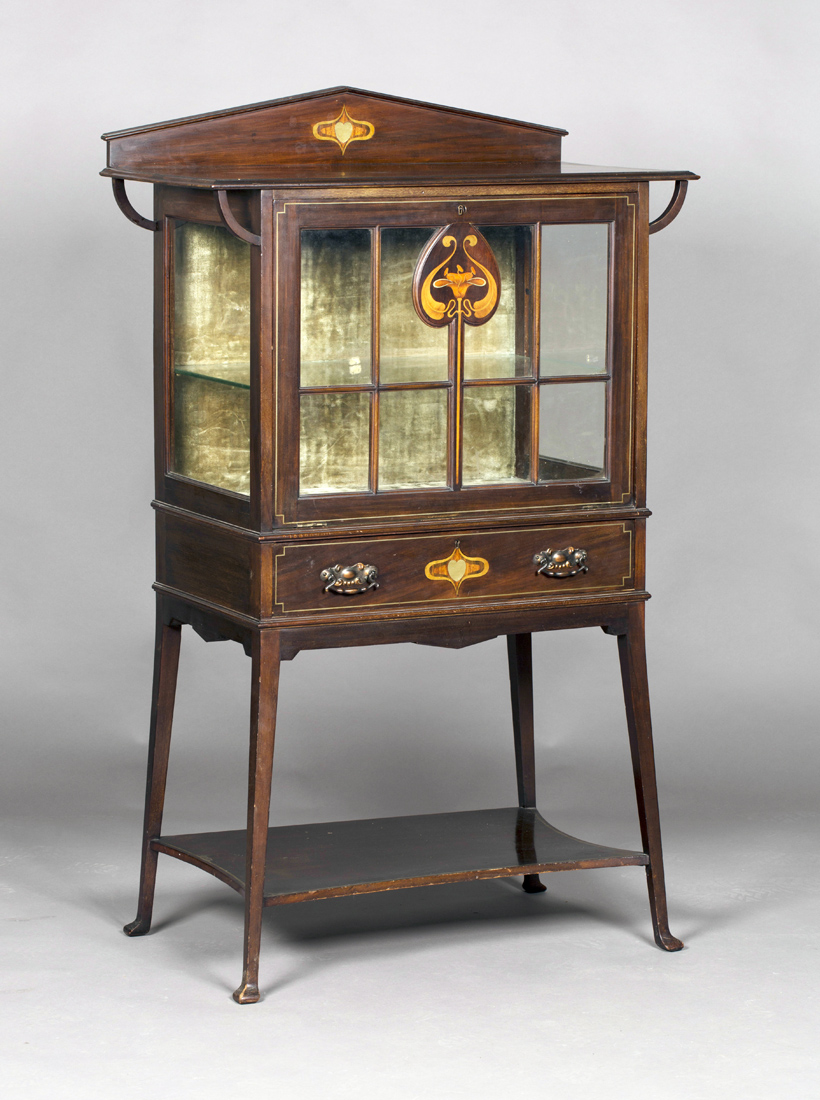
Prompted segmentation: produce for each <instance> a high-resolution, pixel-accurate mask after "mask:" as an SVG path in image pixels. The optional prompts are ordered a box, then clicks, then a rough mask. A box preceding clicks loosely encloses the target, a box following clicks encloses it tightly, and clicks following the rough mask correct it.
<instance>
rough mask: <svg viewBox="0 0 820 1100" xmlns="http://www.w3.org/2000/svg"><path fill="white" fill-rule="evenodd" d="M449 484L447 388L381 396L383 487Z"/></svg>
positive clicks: (380, 426)
mask: <svg viewBox="0 0 820 1100" xmlns="http://www.w3.org/2000/svg"><path fill="white" fill-rule="evenodd" d="M446 484H447V390H445V389H436V390H427V389H420V390H386V391H385V392H383V393H381V394H380V395H379V489H380V490H385V489H421V488H424V487H434V486H439V487H440V486H446Z"/></svg>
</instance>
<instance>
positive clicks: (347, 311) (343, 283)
mask: <svg viewBox="0 0 820 1100" xmlns="http://www.w3.org/2000/svg"><path fill="white" fill-rule="evenodd" d="M370 251H371V250H370V231H369V230H368V229H303V230H302V277H301V330H300V331H301V339H300V364H301V365H300V371H301V376H300V385H302V386H343V385H356V384H357V383H362V382H364V383H367V382H369V381H370V378H371V369H370V329H371V308H372V303H371V291H370Z"/></svg>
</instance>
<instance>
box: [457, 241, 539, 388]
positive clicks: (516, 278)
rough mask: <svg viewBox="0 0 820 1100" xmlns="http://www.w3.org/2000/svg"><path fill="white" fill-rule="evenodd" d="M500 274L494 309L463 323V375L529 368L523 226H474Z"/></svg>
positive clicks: (508, 373)
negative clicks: (473, 322) (476, 322)
mask: <svg viewBox="0 0 820 1100" xmlns="http://www.w3.org/2000/svg"><path fill="white" fill-rule="evenodd" d="M479 228H480V230H481V232H482V233H483V234H484V236H485V238H486V240H487V244H488V245H489V246H490V248H491V249H492V250H493V254H494V256H495V258H496V262H497V264H498V271H499V274H500V276H501V295H500V297H499V303H498V309H497V310H496V311H495V313H494V314H493V316H492V317H491V318H490V320H489V321H487V322H486V324H483V325H465V326H464V377H465V378H522V377H525V376H526V375H528V374H531V373H532V357H531V354H530V346H531V345H530V333H531V331H532V294H531V293H530V287H529V284H530V259H529V257H530V245H531V241H532V237H531V234H530V229H529V226H509V225H494V226H493V225H486V226H484V225H482V226H479Z"/></svg>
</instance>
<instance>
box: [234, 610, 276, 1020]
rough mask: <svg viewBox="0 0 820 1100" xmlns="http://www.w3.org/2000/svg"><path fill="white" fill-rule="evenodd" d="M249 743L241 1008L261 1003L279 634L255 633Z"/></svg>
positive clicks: (238, 995)
mask: <svg viewBox="0 0 820 1100" xmlns="http://www.w3.org/2000/svg"><path fill="white" fill-rule="evenodd" d="M251 668H252V672H251V676H252V689H251V739H250V760H249V770H248V831H247V840H246V843H247V847H246V855H245V957H244V965H243V970H242V982H241V983H240V986H239V988H238V989H236V990H235V991H234V994H233V999H234V1000H235V1001H237V1002H238V1003H239V1004H242V1005H244V1004H254V1003H255V1002H256V1001H258V1000H259V948H260V942H261V937H262V908H263V906H264V899H265V860H266V856H267V847H268V817H269V814H270V786H271V771H272V768H273V742H274V734H275V732H276V700H277V695H278V692H279V633H278V631H276V630H258V631H257V632H256V634H255V635H254V638H253V647H252V651H251Z"/></svg>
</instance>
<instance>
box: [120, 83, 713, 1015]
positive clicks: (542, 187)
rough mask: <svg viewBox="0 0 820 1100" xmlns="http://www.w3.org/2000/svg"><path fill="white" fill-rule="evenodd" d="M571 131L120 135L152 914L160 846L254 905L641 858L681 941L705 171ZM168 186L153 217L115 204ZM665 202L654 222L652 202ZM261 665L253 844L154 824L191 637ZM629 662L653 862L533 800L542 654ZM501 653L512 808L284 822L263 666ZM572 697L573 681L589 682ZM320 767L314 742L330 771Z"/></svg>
mask: <svg viewBox="0 0 820 1100" xmlns="http://www.w3.org/2000/svg"><path fill="white" fill-rule="evenodd" d="M564 134H565V131H564V130H558V129H554V128H552V127H548V126H540V125H534V124H530V123H523V122H514V121H511V120H508V119H502V118H495V117H493V116H489V115H484V114H477V113H474V112H470V111H462V110H455V109H452V108H447V107H438V106H433V105H430V104H426V103H419V102H415V101H410V100H406V99H399V98H396V97H392V96H386V95H378V94H375V93H371V92H363V91H358V90H355V89H352V88H334V89H330V90H327V91H322V92H315V93H312V94H309V95H302V96H296V97H293V98H290V99H282V100H276V101H273V102H268V103H260V104H254V105H252V106H248V107H240V108H238V109H235V110H228V111H220V112H216V113H213V114H209V115H200V116H196V117H193V118H185V119H180V120H176V121H172V122H165V123H160V124H158V125H153V126H144V127H139V128H136V129H131V130H123V131H118V132H116V133H110V134H106V135H104V140H105V141H106V142H107V145H108V166H107V168H106V169H105V171H104V173H103V174H104V175H106V176H110V177H111V178H112V180H113V185H114V194H115V197H116V200H117V202H118V204H119V206H120V208H121V209H122V211H123V212H124V213H125V215H126V216H127V217H128V218H130V219H131V221H133V222H135V223H136V224H137V225H140V226H142V227H144V228H146V229H149V230H151V231H152V232H153V234H154V242H155V252H154V256H155V261H154V262H155V275H156V298H155V316H156V326H155V332H156V335H155V394H156V401H155V409H156V412H155V422H156V500H155V501H154V508H155V509H156V519H157V580H156V584H155V586H154V587H155V589H156V594H157V639H156V661H155V672H154V690H153V707H152V714H151V733H150V749H149V763H148V782H147V793H146V808H145V827H144V836H143V851H142V876H141V883H140V893H139V908H138V913H137V917H136V920H134V921H133V923H131V924H129V925H128V926H127V927H126V929H125V931H126V932H127V933H128V934H129V935H132V936H134V935H142V934H144V933H145V932H147V931H148V929H149V926H150V922H151V911H152V903H153V894H154V882H155V874H156V865H157V857H158V855H159V853H165V854H167V855H170V856H174V857H176V858H177V859H181V860H184V861H186V862H188V863H191V864H194V865H195V866H197V867H200V868H201V869H202V870H204V871H207V872H208V873H209V874H212V875H215V876H216V877H217V878H218V879H221V880H222V881H223V882H224V883H226V884H227V885H228V886H231V887H232V888H233V889H235V890H237V891H238V892H239V893H240V894H241V895H243V897H244V903H245V941H244V942H245V947H244V951H245V956H244V971H243V975H242V980H241V983H240V985H239V988H238V989H237V990H236V992H235V993H234V997H235V999H236V1000H237V1001H239V1002H240V1003H249V1002H252V1001H256V1000H258V999H259V989H258V964H259V943H260V932H261V922H262V910H263V908H264V907H265V906H268V905H281V904H287V903H290V902H297V901H305V900H311V899H320V898H332V897H337V896H340V895H345V894H355V893H365V892H369V891H378V890H392V889H396V888H399V887H410V886H420V885H428V884H433V883H443V882H455V881H459V880H466V879H484V878H497V877H503V876H514V875H522V876H523V887H524V889H525V890H527V891H528V892H533V893H534V892H537V891H539V890H542V889H544V887H543V885H542V884H541V881H540V877H539V876H540V875H541V874H542V873H544V872H547V871H560V870H566V869H573V868H598V867H617V866H624V865H635V866H638V867H644V868H645V869H646V874H647V879H648V883H649V901H650V908H651V914H652V922H653V925H654V932H655V939H656V941H657V943H658V945H659V946H660V947H662V948H664V949H665V950H667V951H676V950H678V949H679V948H680V947H681V946H682V945H681V943H680V942H679V941H678V940H677V939H675V938H674V937H673V936H672V935H671V934H670V931H669V928H668V923H667V912H666V899H665V892H664V878H663V864H662V857H661V841H660V827H659V819H658V805H657V793H656V783H655V769H654V759H653V748H652V733H651V727H650V714H649V696H648V688H647V679H646V662H645V652H644V605H645V601H646V600H647V599H648V593H647V592H646V591H645V588H644V526H645V521H646V517H647V516H648V515H649V512H648V511H647V509H646V506H645V457H646V456H645V439H646V352H647V348H646V345H647V259H648V244H649V235H650V234H651V233H653V232H655V231H657V230H658V229H661V228H662V227H663V226H665V225H667V224H668V223H669V222H670V221H671V220H672V219H673V218H674V217H675V215H676V214H677V212H678V210H679V209H680V206H681V205H682V202H683V199H684V196H685V193H686V187H687V181H688V180H691V179H697V176H694V175H692V173H689V172H674V171H637V170H625V169H619V168H599V167H590V166H585V165H575V164H566V163H562V162H561V139H562V137H563V135H564ZM126 180H141V181H148V182H150V183H153V184H154V193H155V200H154V211H153V217H151V218H148V217H145V216H143V215H141V214H139V213H137V211H136V210H135V209H134V207H133V206H132V205H131V203H130V200H129V199H128V197H127V195H126V190H125V181H126ZM653 180H669V181H675V190H674V195H673V198H672V200H671V202H670V204H669V206H668V207H667V209H666V211H665V212H664V213H663V215H662V216H661V217H660V218H658V219H656V220H655V221H654V222H650V220H649V215H648V193H649V184H650V181H653ZM185 624H189V625H190V626H191V627H192V628H193V629H194V630H195V631H196V632H197V634H199V635H200V636H201V637H202V638H204V639H205V640H206V641H214V640H219V639H233V640H235V641H238V642H240V643H241V644H242V645H243V646H244V648H245V651H246V652H247V653H248V654H249V655H250V658H251V668H252V673H251V683H252V690H251V722H250V772H249V792H248V816H247V828H246V829H245V830H238V831H229V832H213V833H206V834H197V835H185V836H166V835H163V834H162V831H161V820H162V809H163V800H164V793H165V780H166V772H167V764H168V753H169V745H170V736H171V720H172V713H173V706H174V691H175V683H176V675H177V664H178V657H179V647H180V637H181V628H182V626H183V625H185ZM579 627H601V628H603V629H604V631H606V632H607V633H608V634H611V635H614V636H615V637H616V638H617V646H618V653H619V657H620V664H621V672H622V678H623V687H624V696H625V701H626V719H627V727H628V733H629V743H630V747H631V753H632V764H633V771H634V776H635V786H636V790H637V801H638V814H639V818H640V827H641V838H642V848H641V850H640V851H626V850H623V849H619V848H612V847H606V846H604V845H601V844H598V843H590V842H587V841H583V840H578V839H576V838H574V837H570V836H567V835H566V834H564V833H562V832H560V831H558V830H557V829H555V828H553V827H552V826H551V825H549V824H548V823H547V822H546V821H545V820H544V818H543V817H542V816H541V815H540V814H539V812H538V810H537V808H536V798H535V767H534V758H533V704H532V657H531V653H532V650H531V635H532V632H533V631H540V630H559V629H567V628H573V629H574V628H579ZM499 635H505V636H506V639H507V647H508V656H509V675H510V685H511V694H512V728H513V738H512V748H513V750H514V758H515V768H516V774H517V780H518V805H517V806H511V807H504V808H498V809H495V808H494V809H476V810H470V811H467V812H458V813H446V814H434V815H418V816H411V817H401V818H387V819H379V820H371V821H345V822H337V823H335V824H333V825H328V824H327V823H323V824H318V825H312V826H311V825H307V826H306V825H299V826H286V827H281V828H273V829H271V828H269V824H268V818H269V807H270V786H271V767H272V760H273V742H274V727H275V718H276V702H277V691H278V677H279V667H280V662H281V661H283V660H290V659H291V658H293V657H294V656H295V655H296V654H297V653H298V652H299V651H300V650H304V649H317V648H326V647H341V646H364V645H378V644H384V643H391V642H416V643H420V644H422V645H433V646H446V647H453V648H461V647H466V646H470V645H473V644H475V643H477V642H482V641H485V640H487V639H490V638H493V637H497V636H499ZM586 674H587V675H588V674H589V672H588V670H587V673H586ZM318 748H319V746H317V751H318Z"/></svg>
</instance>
